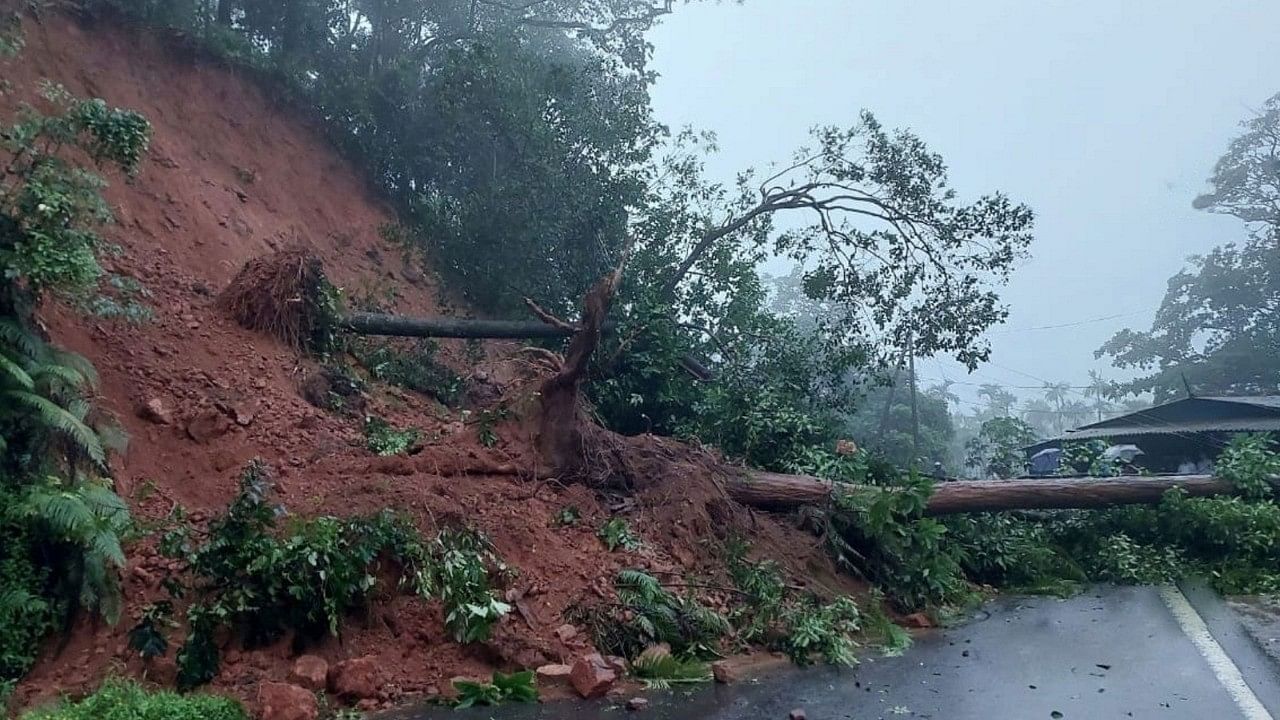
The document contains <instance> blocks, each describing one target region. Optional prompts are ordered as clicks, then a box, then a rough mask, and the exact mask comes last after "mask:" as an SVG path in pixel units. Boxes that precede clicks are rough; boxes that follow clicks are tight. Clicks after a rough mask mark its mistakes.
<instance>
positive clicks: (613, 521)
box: [596, 518, 640, 552]
mask: <svg viewBox="0 0 1280 720" xmlns="http://www.w3.org/2000/svg"><path fill="white" fill-rule="evenodd" d="M596 535H597V536H598V537H599V538H600V540H601V541H602V542H603V543H604V546H605V547H607V548H609V552H613V551H614V550H617V549H618V548H622V549H623V550H627V551H633V550H639V549H640V538H639V537H638V536H637V535H636V534H635V533H634V532H632V530H631V526H630V525H628V524H627V521H626V520H623V519H622V518H610V519H609V520H607V521H606V522H605V524H604V525H601V526H600V531H599V532H597V533H596Z"/></svg>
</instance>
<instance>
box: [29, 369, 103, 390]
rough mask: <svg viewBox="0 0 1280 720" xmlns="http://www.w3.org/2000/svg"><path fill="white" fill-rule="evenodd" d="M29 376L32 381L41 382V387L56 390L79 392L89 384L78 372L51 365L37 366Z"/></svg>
mask: <svg viewBox="0 0 1280 720" xmlns="http://www.w3.org/2000/svg"><path fill="white" fill-rule="evenodd" d="M31 376H32V379H33V380H37V381H42V382H41V384H42V386H44V387H49V388H54V389H57V390H62V389H64V388H65V389H70V390H79V389H80V388H81V387H84V386H86V385H89V384H90V383H89V381H88V379H87V378H85V377H84V376H83V375H81V374H80V371H79V370H76V369H75V368H70V367H67V366H66V365H56V364H53V363H47V364H44V365H39V366H37V367H36V368H35V369H34V370H32V372H31Z"/></svg>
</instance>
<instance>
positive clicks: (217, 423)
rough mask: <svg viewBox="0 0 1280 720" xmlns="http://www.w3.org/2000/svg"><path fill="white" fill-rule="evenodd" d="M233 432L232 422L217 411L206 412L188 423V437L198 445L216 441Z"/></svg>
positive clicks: (197, 415) (198, 414)
mask: <svg viewBox="0 0 1280 720" xmlns="http://www.w3.org/2000/svg"><path fill="white" fill-rule="evenodd" d="M229 430H231V421H230V420H228V419H227V416H225V415H223V414H222V413H220V412H218V411H217V410H205V411H203V412H200V413H197V414H196V415H195V416H194V417H192V418H191V419H190V420H188V421H187V436H188V437H190V438H191V439H192V440H195V441H196V442H198V443H207V442H209V441H211V440H216V439H218V438H220V437H222V436H223V435H226V434H227V432H228V431H229Z"/></svg>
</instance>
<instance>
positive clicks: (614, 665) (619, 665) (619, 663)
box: [604, 655, 631, 676]
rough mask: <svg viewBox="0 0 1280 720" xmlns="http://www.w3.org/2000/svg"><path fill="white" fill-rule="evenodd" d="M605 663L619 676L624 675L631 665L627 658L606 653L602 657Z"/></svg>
mask: <svg viewBox="0 0 1280 720" xmlns="http://www.w3.org/2000/svg"><path fill="white" fill-rule="evenodd" d="M604 661H605V663H606V664H607V665H608V666H609V668H610V669H612V670H613V671H614V672H616V673H618V675H619V676H622V675H626V674H627V671H628V670H630V669H631V666H630V665H628V664H627V659H626V658H624V657H619V656H617V655H607V656H605V659H604Z"/></svg>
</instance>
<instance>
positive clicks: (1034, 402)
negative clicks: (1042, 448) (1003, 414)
mask: <svg viewBox="0 0 1280 720" xmlns="http://www.w3.org/2000/svg"><path fill="white" fill-rule="evenodd" d="M1058 417H1059V414H1058V411H1057V410H1055V409H1054V407H1053V406H1052V405H1050V404H1049V402H1048V401H1047V400H1043V399H1041V398H1033V399H1031V400H1028V401H1027V404H1026V405H1024V406H1023V408H1022V419H1023V420H1025V421H1026V422H1027V424H1029V425H1031V426H1032V427H1034V428H1035V429H1036V432H1037V433H1038V434H1039V435H1040V436H1041V437H1047V436H1049V435H1054V434H1056V433H1058V432H1061V423H1060V422H1058Z"/></svg>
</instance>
